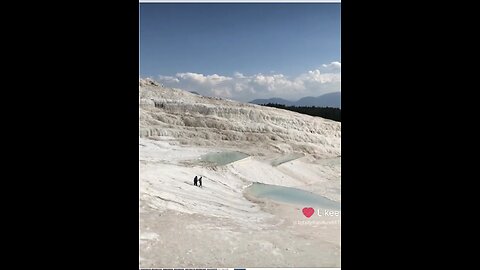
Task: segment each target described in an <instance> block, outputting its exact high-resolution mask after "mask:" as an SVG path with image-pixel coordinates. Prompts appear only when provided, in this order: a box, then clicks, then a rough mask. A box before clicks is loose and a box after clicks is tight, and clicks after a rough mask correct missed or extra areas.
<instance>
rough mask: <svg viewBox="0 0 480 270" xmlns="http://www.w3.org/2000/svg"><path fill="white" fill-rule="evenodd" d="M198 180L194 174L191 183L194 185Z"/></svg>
mask: <svg viewBox="0 0 480 270" xmlns="http://www.w3.org/2000/svg"><path fill="white" fill-rule="evenodd" d="M197 182H198V179H197V176H196V175H195V178H193V185H194V186H196V185H197Z"/></svg>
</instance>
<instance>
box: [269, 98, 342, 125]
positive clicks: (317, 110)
mask: <svg viewBox="0 0 480 270" xmlns="http://www.w3.org/2000/svg"><path fill="white" fill-rule="evenodd" d="M261 105H262V106H267V107H274V108H279V109H284V110H289V111H293V112H298V113H303V114H308V115H311V116H319V117H323V118H326V119H330V120H334V121H338V122H341V119H340V116H341V111H342V110H341V109H340V108H333V107H315V106H311V107H307V106H285V105H283V104H275V103H267V104H261Z"/></svg>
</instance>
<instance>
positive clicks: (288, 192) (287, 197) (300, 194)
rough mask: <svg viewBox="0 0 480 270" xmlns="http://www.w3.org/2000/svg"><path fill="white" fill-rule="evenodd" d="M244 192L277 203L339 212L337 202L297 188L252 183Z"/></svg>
mask: <svg viewBox="0 0 480 270" xmlns="http://www.w3.org/2000/svg"><path fill="white" fill-rule="evenodd" d="M245 192H246V193H247V194H248V195H251V196H253V197H256V198H267V199H271V200H273V201H277V202H283V203H289V204H296V205H300V206H312V207H313V206H317V207H321V208H324V209H331V210H340V203H339V202H336V201H332V200H330V199H327V198H325V197H323V196H320V195H317V194H315V193H312V192H308V191H305V190H301V189H298V188H291V187H283V186H276V185H267V184H262V183H253V184H252V185H251V186H249V187H248V188H247V189H246V190H245Z"/></svg>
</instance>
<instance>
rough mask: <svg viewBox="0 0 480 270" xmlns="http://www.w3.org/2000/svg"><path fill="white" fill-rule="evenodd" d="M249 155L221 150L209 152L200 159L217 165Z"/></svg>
mask: <svg viewBox="0 0 480 270" xmlns="http://www.w3.org/2000/svg"><path fill="white" fill-rule="evenodd" d="M246 157H248V155H247V154H245V153H242V152H236V151H231V152H219V153H208V154H206V155H203V156H201V157H200V161H203V162H209V163H214V164H215V165H220V166H222V165H226V164H229V163H232V162H235V161H237V160H241V159H244V158H246Z"/></svg>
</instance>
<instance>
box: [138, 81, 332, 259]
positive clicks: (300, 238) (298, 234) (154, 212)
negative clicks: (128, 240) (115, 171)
mask: <svg viewBox="0 0 480 270" xmlns="http://www.w3.org/2000/svg"><path fill="white" fill-rule="evenodd" d="M139 85H140V100H139V101H140V115H139V116H140V139H139V148H140V266H141V267H152V268H154V267H155V268H163V267H169V268H174V267H192V268H193V267H200V268H206V267H339V266H340V224H339V223H335V222H332V223H331V224H330V223H328V224H321V223H316V224H312V225H299V224H297V223H298V221H305V219H306V218H305V217H304V216H303V215H302V212H301V208H302V207H301V206H298V205H282V204H277V203H274V202H270V201H258V200H252V198H250V200H248V199H247V198H246V196H245V194H244V188H245V187H247V186H248V185H250V184H251V183H252V182H262V183H266V184H274V185H282V186H288V187H296V188H300V189H304V190H307V191H311V192H314V193H316V194H319V195H322V196H325V197H327V198H329V199H331V200H335V201H340V199H341V198H340V177H341V170H340V167H341V163H340V153H341V151H340V150H341V149H340V136H341V125H340V123H338V122H334V121H330V120H326V119H323V118H319V117H311V116H307V115H302V114H298V113H294V112H290V111H286V110H281V109H276V108H268V107H261V106H258V105H253V104H245V103H239V102H236V101H231V100H224V99H219V98H211V97H202V96H199V95H196V94H192V93H190V92H187V91H183V90H180V89H170V88H165V87H163V86H161V85H160V84H159V83H156V82H154V81H152V80H148V79H146V80H145V79H141V80H140V84H139ZM222 151H240V152H243V153H246V154H248V155H250V156H249V157H247V158H245V159H241V160H238V161H236V162H233V163H230V164H227V165H224V166H216V165H214V164H206V163H203V162H200V160H199V158H200V156H202V155H204V154H207V153H214V152H222ZM195 175H199V176H200V175H201V176H203V187H202V188H199V187H196V186H193V177H194V176H195ZM247 197H248V196H247ZM313 218H314V217H312V218H311V219H310V220H312V221H313ZM315 220H316V221H318V222H320V221H325V219H323V220H322V219H320V217H316V219H315ZM330 221H332V220H330ZM333 221H335V220H333Z"/></svg>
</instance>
